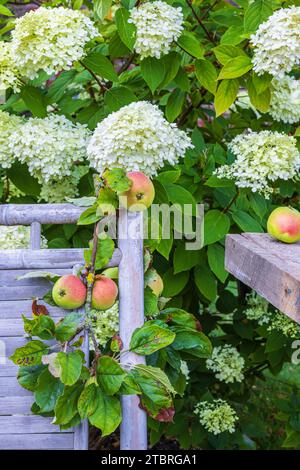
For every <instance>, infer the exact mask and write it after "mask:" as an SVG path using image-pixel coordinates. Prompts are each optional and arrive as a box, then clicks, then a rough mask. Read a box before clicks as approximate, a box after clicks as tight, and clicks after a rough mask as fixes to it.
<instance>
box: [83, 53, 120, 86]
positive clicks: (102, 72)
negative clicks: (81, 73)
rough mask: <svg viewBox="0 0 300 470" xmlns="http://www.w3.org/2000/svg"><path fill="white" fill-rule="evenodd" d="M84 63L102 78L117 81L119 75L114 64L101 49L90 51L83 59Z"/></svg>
mask: <svg viewBox="0 0 300 470" xmlns="http://www.w3.org/2000/svg"><path fill="white" fill-rule="evenodd" d="M82 63H83V64H84V65H85V66H86V67H87V69H89V70H92V71H93V72H94V73H95V74H97V75H99V77H101V78H105V79H106V80H110V81H112V82H116V81H117V80H118V75H117V74H116V72H115V69H114V67H113V64H112V63H111V62H110V60H109V59H108V58H107V57H105V56H104V55H103V54H101V52H99V51H92V52H90V53H89V54H88V55H87V56H86V57H85V58H84V59H83V60H82Z"/></svg>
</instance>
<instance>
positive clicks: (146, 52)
mask: <svg viewBox="0 0 300 470" xmlns="http://www.w3.org/2000/svg"><path fill="white" fill-rule="evenodd" d="M130 13H131V16H130V19H129V20H128V23H133V24H134V25H135V27H136V41H135V45H134V49H135V51H136V52H137V53H138V54H140V57H141V59H144V58H145V57H156V58H157V59H159V58H160V57H161V55H164V54H168V52H169V50H170V49H171V45H172V43H173V41H176V40H177V39H178V38H179V36H180V35H181V32H182V30H183V14H182V9H181V7H178V8H174V7H172V6H171V5H168V4H167V3H166V2H161V1H156V2H146V3H142V5H140V6H139V7H136V8H133V9H132V10H131V12H130Z"/></svg>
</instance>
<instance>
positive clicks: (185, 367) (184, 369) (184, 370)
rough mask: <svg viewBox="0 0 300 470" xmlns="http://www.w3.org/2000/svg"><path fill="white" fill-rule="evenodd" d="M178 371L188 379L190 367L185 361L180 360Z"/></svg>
mask: <svg viewBox="0 0 300 470" xmlns="http://www.w3.org/2000/svg"><path fill="white" fill-rule="evenodd" d="M180 372H181V373H182V374H183V375H184V376H185V380H186V381H187V382H188V381H189V380H190V369H189V366H188V365H187V362H186V361H180Z"/></svg>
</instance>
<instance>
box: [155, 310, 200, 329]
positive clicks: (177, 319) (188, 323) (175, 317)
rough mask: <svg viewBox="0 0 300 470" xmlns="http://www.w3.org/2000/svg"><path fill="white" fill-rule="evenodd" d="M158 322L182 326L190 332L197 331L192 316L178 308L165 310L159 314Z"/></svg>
mask: <svg viewBox="0 0 300 470" xmlns="http://www.w3.org/2000/svg"><path fill="white" fill-rule="evenodd" d="M157 318H158V320H164V321H166V322H167V323H169V322H171V324H172V325H173V324H174V325H179V326H184V327H185V328H190V329H192V330H196V329H197V324H198V321H197V319H196V317H194V315H192V314H191V313H188V312H186V311H185V310H182V309H180V308H166V309H164V310H162V311H161V312H160V315H159V316H158V317H157Z"/></svg>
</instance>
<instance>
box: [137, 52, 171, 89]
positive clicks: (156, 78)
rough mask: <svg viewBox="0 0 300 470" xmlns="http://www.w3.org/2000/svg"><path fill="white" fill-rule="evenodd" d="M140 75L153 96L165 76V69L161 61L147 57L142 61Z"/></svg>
mask: <svg viewBox="0 0 300 470" xmlns="http://www.w3.org/2000/svg"><path fill="white" fill-rule="evenodd" d="M141 73H142V77H143V79H144V80H145V82H146V83H147V85H148V87H149V88H150V90H151V93H152V95H153V93H154V92H155V90H156V89H157V87H158V86H159V85H160V83H161V82H162V81H163V79H164V76H165V68H164V64H163V62H162V60H160V59H156V58H155V57H147V58H146V59H144V60H142V62H141Z"/></svg>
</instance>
